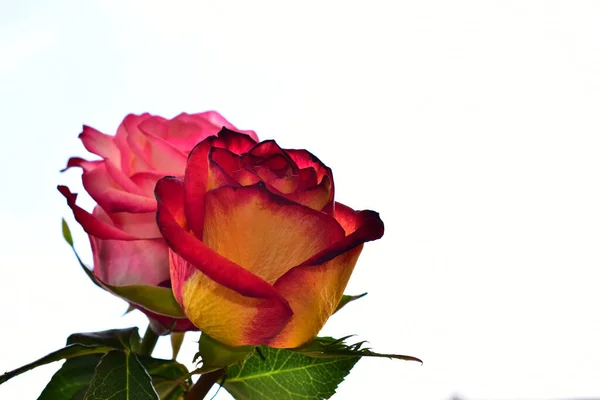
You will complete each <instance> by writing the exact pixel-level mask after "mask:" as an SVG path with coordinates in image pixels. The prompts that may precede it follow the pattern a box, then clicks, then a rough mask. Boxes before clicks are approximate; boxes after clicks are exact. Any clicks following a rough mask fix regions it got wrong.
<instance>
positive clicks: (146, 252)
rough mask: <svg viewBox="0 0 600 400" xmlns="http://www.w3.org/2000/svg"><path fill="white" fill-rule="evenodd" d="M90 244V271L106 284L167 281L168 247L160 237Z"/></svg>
mask: <svg viewBox="0 0 600 400" xmlns="http://www.w3.org/2000/svg"><path fill="white" fill-rule="evenodd" d="M90 241H91V244H92V253H93V254H94V271H93V272H94V274H95V275H96V276H97V277H98V278H100V279H102V280H103V281H104V282H106V283H108V284H109V285H113V286H125V285H158V284H159V283H160V282H163V281H165V280H167V279H169V256H168V255H169V251H168V249H169V248H168V247H167V244H166V243H165V242H164V240H162V238H161V239H151V240H135V241H123V240H101V239H97V238H95V237H90Z"/></svg>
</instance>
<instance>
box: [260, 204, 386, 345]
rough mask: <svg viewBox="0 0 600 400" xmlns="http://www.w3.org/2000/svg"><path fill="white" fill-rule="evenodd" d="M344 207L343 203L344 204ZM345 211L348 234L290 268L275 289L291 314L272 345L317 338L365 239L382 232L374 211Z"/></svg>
mask: <svg viewBox="0 0 600 400" xmlns="http://www.w3.org/2000/svg"><path fill="white" fill-rule="evenodd" d="M344 207H345V206H344ZM349 211H353V210H350V209H349V208H348V207H346V208H345V209H344V210H343V211H342V212H343V213H344V223H345V224H346V227H347V228H350V227H353V228H354V230H353V231H349V232H348V233H349V234H348V235H347V236H346V237H345V238H343V239H342V240H340V241H338V242H336V243H335V244H333V245H332V246H330V247H329V248H328V249H326V250H324V251H322V252H321V253H320V254H317V255H315V256H313V257H311V258H310V259H308V260H307V261H305V262H303V263H302V264H300V265H299V266H297V267H295V268H292V269H291V270H290V271H289V272H287V273H286V274H285V275H283V276H282V277H281V278H280V279H279V280H278V281H277V282H276V283H275V288H276V289H277V290H278V291H279V292H280V293H281V294H282V295H283V296H284V297H285V298H286V300H288V301H289V303H290V306H291V307H292V310H293V311H294V315H293V316H292V319H291V320H290V322H289V323H288V324H287V325H286V327H285V328H284V330H283V331H282V332H281V333H280V334H279V335H278V336H277V337H276V338H275V339H273V340H272V341H271V342H270V343H269V346H272V347H283V348H289V347H297V346H300V345H302V344H304V343H306V342H307V341H309V340H311V339H313V338H314V337H316V335H317V334H318V332H319V331H320V330H321V328H322V327H323V325H324V324H325V322H326V321H327V319H328V318H329V316H330V315H331V314H333V312H334V311H335V309H336V307H337V305H338V303H339V301H340V299H341V298H342V295H343V293H344V289H345V288H346V285H347V283H348V280H349V279H350V275H351V274H352V270H353V269H354V265H355V264H356V261H357V260H358V256H359V255H360V252H361V250H362V245H363V243H365V242H368V241H371V240H375V239H379V238H380V237H381V236H382V235H383V222H381V219H379V214H377V213H376V212H373V211H359V212H356V211H353V212H352V213H350V212H349Z"/></svg>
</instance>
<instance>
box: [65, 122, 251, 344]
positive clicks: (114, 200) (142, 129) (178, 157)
mask: <svg viewBox="0 0 600 400" xmlns="http://www.w3.org/2000/svg"><path fill="white" fill-rule="evenodd" d="M223 126H226V127H230V128H233V125H231V124H230V123H229V122H228V121H227V120H225V119H224V118H223V117H222V116H221V115H219V114H218V113H217V112H214V111H209V112H204V113H200V114H181V115H178V116H177V117H175V118H173V119H171V120H167V119H164V118H161V117H158V116H152V115H150V114H143V115H139V116H138V115H128V116H127V117H125V119H124V120H123V122H122V123H121V125H120V126H119V128H118V130H117V133H116V135H115V136H109V135H105V134H103V133H100V132H99V131H97V130H95V129H93V128H90V127H87V126H84V128H83V132H82V133H81V135H80V136H79V138H80V139H81V141H82V142H83V145H84V146H85V148H86V149H87V150H88V151H90V152H91V153H94V154H97V155H98V156H100V157H101V159H100V160H94V161H86V160H83V159H81V158H71V159H70V160H69V162H68V165H67V168H65V169H68V168H71V167H80V168H81V169H82V170H83V176H82V181H83V186H84V188H85V189H86V191H87V192H88V193H89V195H90V196H91V197H92V198H93V199H94V200H95V201H96V203H97V204H98V205H97V206H96V207H95V208H94V210H93V212H92V213H91V214H90V213H88V212H87V211H85V210H83V209H82V208H80V207H78V206H77V205H76V204H75V201H76V198H77V195H76V194H73V193H71V192H70V190H69V189H68V188H67V187H65V186H59V190H60V192H61V193H62V194H63V195H64V196H65V197H66V198H67V203H68V205H69V207H71V209H72V210H73V213H74V215H75V219H76V220H77V221H78V222H79V223H80V224H81V226H82V227H83V229H84V230H85V231H86V232H87V233H88V235H89V238H90V242H91V246H92V253H93V259H94V268H93V274H94V275H95V277H96V278H97V279H98V280H99V281H101V282H103V283H104V284H106V285H103V287H104V288H105V289H107V290H110V289H108V288H109V286H107V285H111V286H114V287H125V286H130V285H145V286H162V287H170V285H171V282H170V277H169V251H168V247H167V245H166V243H165V241H164V239H163V238H162V236H161V234H160V231H159V230H158V227H157V226H156V200H155V198H154V187H155V185H156V182H157V181H158V179H160V178H162V177H164V176H165V175H173V176H181V177H182V176H183V174H184V171H185V167H186V160H187V157H188V154H189V152H190V151H191V150H192V148H193V147H194V146H195V145H196V144H197V143H198V142H200V141H202V140H204V139H206V138H207V137H209V136H212V135H215V134H217V133H218V132H219V130H220V129H221V127H223ZM246 133H247V134H248V135H250V136H249V137H253V138H256V134H255V133H254V132H252V131H247V132H246ZM115 294H116V293H115ZM171 298H172V296H171ZM126 300H128V299H127V298H126ZM132 305H133V306H134V307H136V308H138V309H140V310H141V311H143V312H145V313H146V314H147V315H148V316H149V317H151V318H150V321H151V323H152V327H153V329H154V330H155V331H157V332H158V333H166V332H165V331H166V329H165V328H169V329H171V328H172V329H174V330H183V331H185V330H190V329H196V328H195V327H194V326H193V325H192V324H191V323H190V322H189V321H188V320H187V319H185V318H181V319H173V318H170V317H167V316H164V315H158V314H156V313H153V312H151V311H150V310H148V309H146V308H144V307H143V304H141V303H139V302H138V303H135V304H132Z"/></svg>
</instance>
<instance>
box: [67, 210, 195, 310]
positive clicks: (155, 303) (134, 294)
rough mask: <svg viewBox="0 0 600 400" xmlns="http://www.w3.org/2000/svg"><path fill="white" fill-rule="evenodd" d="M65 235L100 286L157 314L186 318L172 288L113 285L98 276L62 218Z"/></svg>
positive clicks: (79, 259) (81, 264) (82, 266)
mask: <svg viewBox="0 0 600 400" xmlns="http://www.w3.org/2000/svg"><path fill="white" fill-rule="evenodd" d="M62 226H63V236H64V238H65V240H66V241H67V243H69V245H70V246H71V249H72V250H73V253H75V257H77V261H79V265H80V266H81V268H83V271H84V272H85V273H86V275H87V276H88V277H89V278H90V279H91V280H92V282H94V283H95V284H96V285H98V286H99V287H101V288H103V289H104V290H106V291H108V292H110V293H112V294H114V295H115V296H117V297H120V298H122V299H123V300H125V301H127V302H130V303H134V304H137V305H139V306H141V307H143V308H145V309H146V310H149V311H152V312H154V313H156V314H160V315H165V316H167V317H173V318H185V314H184V313H183V311H182V310H181V306H180V305H179V303H177V300H175V296H173V291H172V290H171V289H170V288H163V287H158V286H147V285H128V286H112V285H109V284H108V283H106V282H104V281H102V280H101V279H100V278H98V277H97V276H96V275H94V273H93V272H92V270H91V269H90V268H88V267H87V266H86V265H85V264H84V263H83V261H82V260H81V258H80V257H79V254H77V251H76V250H75V246H74V244H73V237H72V236H71V231H70V230H69V226H68V225H67V223H66V222H65V220H64V219H63V220H62Z"/></svg>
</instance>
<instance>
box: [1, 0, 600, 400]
mask: <svg viewBox="0 0 600 400" xmlns="http://www.w3.org/2000/svg"><path fill="white" fill-rule="evenodd" d="M0 4H1V5H0V58H1V60H2V61H1V62H0V134H1V145H0V174H1V175H0V178H1V189H0V191H1V194H2V195H1V197H0V223H1V225H0V226H1V229H0V246H1V247H0V271H1V275H0V305H1V309H0V311H1V314H0V315H1V317H0V318H1V322H0V327H1V328H0V329H1V331H0V338H1V340H0V371H4V370H9V369H13V368H15V367H18V366H20V365H22V364H24V363H26V362H29V361H32V360H34V359H36V358H38V357H40V356H42V355H43V354H46V353H48V352H50V351H52V350H55V349H57V348H59V347H60V346H62V345H63V344H64V341H65V339H66V337H67V336H68V334H69V333H71V332H81V331H94V330H104V329H109V328H113V327H125V326H130V325H132V324H137V325H139V326H140V327H141V328H142V330H143V329H144V327H145V318H144V317H143V316H142V315H141V314H139V313H132V314H130V315H128V316H126V317H121V314H122V313H123V311H124V310H125V308H126V305H125V303H124V302H122V301H121V300H118V299H114V298H112V297H111V296H110V295H108V294H106V293H104V292H102V291H101V290H100V289H97V288H95V287H94V285H93V284H92V283H90V282H89V281H88V280H87V278H86V277H85V276H84V274H83V273H82V272H81V271H80V270H79V269H78V265H77V264H76V261H75V259H74V257H73V255H72V253H71V252H70V249H69V248H68V246H67V245H66V244H65V243H64V242H63V239H62V237H61V234H60V219H61V217H63V216H66V217H67V219H68V221H70V222H71V227H72V229H73V231H74V234H75V241H76V246H77V247H78V249H79V251H80V252H81V253H82V254H83V255H84V257H85V258H86V260H88V261H89V260H90V252H89V244H88V242H87V238H86V236H85V235H84V234H83V231H82V230H81V229H80V228H79V227H77V226H76V225H75V224H74V223H73V222H72V221H73V219H72V214H71V212H70V210H69V209H68V207H67V205H66V203H65V201H64V199H63V198H62V196H60V195H59V193H58V192H57V191H56V188H55V187H56V185H57V184H68V185H70V187H71V189H72V190H74V191H79V192H82V189H81V185H80V178H79V172H78V171H69V172H67V173H65V174H59V173H58V171H59V170H60V169H61V168H63V167H64V165H65V163H66V160H67V159H68V157H70V156H73V155H86V153H85V151H84V149H83V146H82V145H81V143H80V142H79V140H78V139H77V135H78V134H79V132H80V131H81V125H82V124H87V125H91V126H93V127H95V128H97V129H99V130H101V131H103V132H105V133H109V134H113V133H114V132H115V131H116V128H117V126H118V124H119V122H120V121H121V120H122V118H123V117H124V116H125V115H126V114H127V113H130V112H134V113H141V112H144V111H149V112H152V113H155V114H159V115H162V116H165V117H173V116H175V115H176V114H178V113H180V112H182V111H187V112H199V111H204V110H208V109H216V110H218V111H220V112H221V113H222V114H223V115H224V116H225V117H226V118H228V119H229V120H230V121H231V122H233V123H234V124H236V125H237V126H238V127H239V128H246V129H254V130H256V131H257V132H258V134H259V136H260V137H261V138H262V139H269V138H275V139H276V140H277V141H278V142H279V143H280V144H281V145H282V146H284V147H291V148H294V147H299V148H307V149H309V150H310V151H312V152H313V153H315V154H316V155H317V156H318V157H319V158H321V159H322V160H323V161H324V162H325V163H327V164H328V165H329V166H331V167H332V168H333V171H334V175H335V179H336V193H337V198H338V200H339V201H341V202H344V203H346V204H348V205H350V206H352V207H354V208H357V209H363V208H369V209H373V210H377V211H379V212H380V213H381V216H382V219H383V220H384V222H385V224H386V233H385V236H384V238H383V239H382V240H380V241H377V242H374V243H370V244H367V245H366V247H365V251H364V252H363V255H362V256H361V259H360V260H359V263H358V265H357V268H356V272H355V274H354V275H353V278H352V280H351V282H350V285H349V287H348V289H347V292H348V293H352V294H356V293H361V292H364V291H368V292H369V295H368V296H367V297H366V298H364V299H362V300H360V301H359V302H356V303H354V304H352V305H350V306H348V308H347V309H345V310H344V311H342V312H341V313H340V314H339V315H336V316H335V317H333V318H332V319H331V320H330V322H329V323H328V325H327V326H326V327H325V330H324V332H323V333H324V334H329V335H334V336H342V335H346V334H352V333H355V334H358V336H357V340H358V339H367V340H369V341H370V344H371V347H373V348H374V349H375V350H377V351H381V352H397V353H401V354H409V355H413V356H418V357H420V358H422V359H423V360H424V361H425V364H424V365H423V366H419V365H418V364H416V363H407V362H401V361H390V360H386V359H369V360H362V361H360V363H359V364H358V365H357V366H356V368H355V369H354V370H353V372H352V374H351V375H350V376H349V378H348V379H347V381H345V382H344V383H342V384H341V385H340V387H339V391H338V395H337V397H336V398H338V399H411V400H413V399H414V400H420V399H424V400H430V399H440V400H446V399H450V398H451V397H453V396H459V397H461V398H463V399H468V400H472V399H503V400H506V399H561V398H576V397H594V396H596V397H600V378H599V374H600V343H599V338H600V312H599V306H600V291H599V290H598V278H599V275H598V268H599V266H600V250H599V249H600V247H599V243H600V186H599V181H600V157H599V151H600V140H599V135H600V118H598V115H599V110H600V23H599V21H600V3H598V2H583V1H581V2H575V1H564V2H556V1H545V2H538V1H497V2H492V1H471V2H466V1H460V2H457V1H439V2H429V1H418V2H417V1H415V2H398V1H389V2H384V1H369V2H366V1H364V2H351V1H339V2H334V1H314V2H313V1H301V2H281V1H273V2H264V1H238V2H232V1H223V0H221V1H210V2H209V1H189V2H181V1H168V2H167V1H150V0H140V1H106V0H104V1H75V0H73V1H58V0H57V1H53V2H45V1H23V0H19V1H17V0H15V1H8V2H7V0H2V3H0ZM83 204H84V205H85V206H86V207H87V208H88V209H91V207H92V205H93V203H92V202H91V201H89V200H88V201H87V202H84V203H83ZM189 336H190V338H189V339H188V340H189V343H188V345H187V346H186V347H185V349H184V352H183V353H182V354H181V355H180V357H179V360H181V361H186V362H187V361H190V360H191V357H192V355H193V353H194V351H195V349H194V343H192V339H193V340H197V334H195V335H189ZM156 354H157V355H161V356H164V357H168V356H169V346H168V342H167V341H166V340H162V341H161V342H160V343H159V347H158V350H157V353H156ZM58 367H59V364H58V363H57V364H52V365H49V366H46V367H43V368H39V369H38V370H35V371H34V372H30V373H27V374H25V375H22V376H20V377H18V378H14V379H13V380H11V381H9V382H8V383H6V384H4V385H2V386H0V398H2V399H35V398H36V396H37V395H38V394H39V393H40V392H41V390H42V388H43V387H44V386H45V384H46V383H47V381H48V380H49V378H50V376H51V375H52V374H53V373H54V372H55V371H56V370H57V369H58ZM218 398H219V399H227V398H228V395H227V394H226V393H225V391H221V393H220V394H219V396H218Z"/></svg>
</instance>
